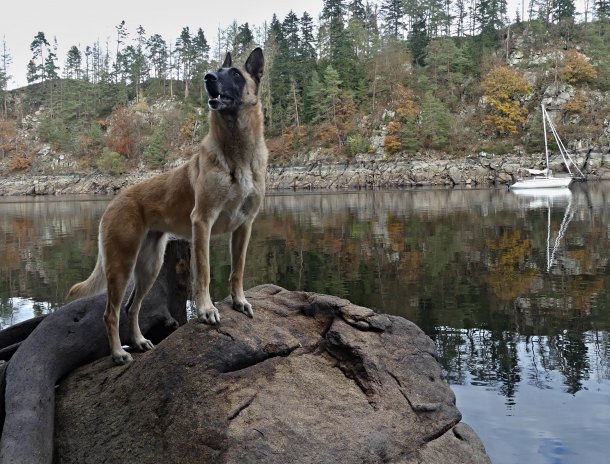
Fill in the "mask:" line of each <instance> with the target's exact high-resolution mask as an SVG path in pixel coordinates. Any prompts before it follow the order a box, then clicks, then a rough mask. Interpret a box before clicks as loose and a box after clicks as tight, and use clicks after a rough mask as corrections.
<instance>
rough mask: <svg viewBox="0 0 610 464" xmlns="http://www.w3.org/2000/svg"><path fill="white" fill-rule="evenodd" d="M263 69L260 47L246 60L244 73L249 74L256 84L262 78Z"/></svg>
mask: <svg viewBox="0 0 610 464" xmlns="http://www.w3.org/2000/svg"><path fill="white" fill-rule="evenodd" d="M264 67H265V57H264V56H263V50H261V48H260V47H256V48H255V49H254V50H252V53H250V56H249V57H248V59H247V60H246V71H248V74H250V75H251V76H252V77H253V78H254V80H255V81H256V82H257V83H260V81H261V78H262V77H263V68H264Z"/></svg>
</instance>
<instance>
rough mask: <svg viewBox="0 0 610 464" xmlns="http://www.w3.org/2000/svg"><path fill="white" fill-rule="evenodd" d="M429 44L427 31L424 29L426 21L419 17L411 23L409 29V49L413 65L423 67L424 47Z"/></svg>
mask: <svg viewBox="0 0 610 464" xmlns="http://www.w3.org/2000/svg"><path fill="white" fill-rule="evenodd" d="M429 42H430V37H429V36H428V30H427V28H426V19H425V18H424V17H423V16H419V17H418V18H416V19H415V21H414V22H413V28H412V29H411V37H410V38H409V48H410V49H411V54H412V55H413V63H414V64H418V65H419V66H423V65H424V64H425V58H426V47H427V46H428V43H429Z"/></svg>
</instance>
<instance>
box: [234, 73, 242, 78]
mask: <svg viewBox="0 0 610 464" xmlns="http://www.w3.org/2000/svg"><path fill="white" fill-rule="evenodd" d="M233 77H235V78H238V77H241V74H239V72H237V71H233Z"/></svg>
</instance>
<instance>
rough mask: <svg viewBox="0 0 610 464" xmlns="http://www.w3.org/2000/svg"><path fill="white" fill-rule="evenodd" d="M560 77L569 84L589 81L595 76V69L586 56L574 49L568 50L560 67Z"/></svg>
mask: <svg viewBox="0 0 610 464" xmlns="http://www.w3.org/2000/svg"><path fill="white" fill-rule="evenodd" d="M560 73H561V77H563V78H564V79H565V80H566V81H567V82H569V83H570V84H578V83H579V82H591V81H593V80H595V79H596V78H597V71H596V70H595V68H594V67H593V66H592V65H591V63H589V61H588V60H587V57H586V56H585V55H583V54H582V53H578V52H577V51H576V50H569V51H568V52H567V53H566V56H565V58H564V59H563V65H562V66H561V69H560Z"/></svg>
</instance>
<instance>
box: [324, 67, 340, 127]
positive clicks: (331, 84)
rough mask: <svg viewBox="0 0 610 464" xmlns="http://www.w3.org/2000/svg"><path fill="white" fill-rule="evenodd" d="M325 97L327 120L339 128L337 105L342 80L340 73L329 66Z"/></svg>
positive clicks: (326, 71)
mask: <svg viewBox="0 0 610 464" xmlns="http://www.w3.org/2000/svg"><path fill="white" fill-rule="evenodd" d="M323 88H324V96H325V101H324V103H325V105H326V118H325V119H326V120H327V121H330V122H332V123H333V124H334V125H335V127H336V126H337V105H338V103H339V101H338V99H339V95H340V94H341V79H340V77H339V72H338V71H337V70H336V69H335V68H334V67H333V66H332V65H331V64H329V65H328V66H327V67H326V69H325V70H324V87H323Z"/></svg>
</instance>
